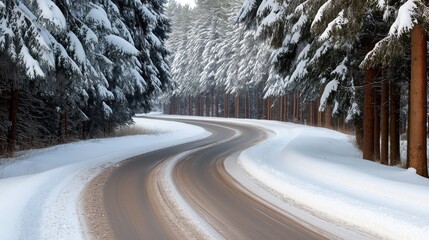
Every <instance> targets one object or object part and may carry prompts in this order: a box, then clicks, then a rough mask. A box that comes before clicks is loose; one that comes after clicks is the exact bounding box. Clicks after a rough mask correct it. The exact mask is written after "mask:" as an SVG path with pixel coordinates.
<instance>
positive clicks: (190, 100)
mask: <svg viewBox="0 0 429 240" xmlns="http://www.w3.org/2000/svg"><path fill="white" fill-rule="evenodd" d="M188 104H189V106H188V115H189V116H192V96H189V97H188Z"/></svg>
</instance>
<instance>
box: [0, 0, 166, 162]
mask: <svg viewBox="0 0 429 240" xmlns="http://www.w3.org/2000/svg"><path fill="white" fill-rule="evenodd" d="M165 3H166V1H165V0H149V1H140V0H129V1H128V0H127V1H116V0H107V1H106V0H94V1H92V0H91V1H69V0H53V1H51V0H18V1H16V0H2V1H0V78H1V82H0V95H1V97H0V101H1V106H2V107H1V108H0V109H1V110H0V116H1V119H2V120H1V122H0V150H1V152H2V153H6V154H11V153H13V152H14V151H15V149H17V148H18V147H19V148H18V149H21V148H28V147H38V146H46V145H50V144H55V143H61V142H64V141H68V140H70V139H86V138H91V137H97V136H100V135H104V134H109V133H110V132H111V131H112V130H113V129H115V127H118V126H121V125H124V124H127V123H130V122H131V121H132V119H131V117H132V116H133V115H134V113H136V112H147V111H149V110H150V106H151V101H152V97H153V96H155V95H157V94H160V93H161V92H162V91H164V90H165V89H168V88H169V87H170V69H169V63H168V60H167V55H168V50H167V48H166V47H165V45H164V43H165V41H166V39H167V36H168V33H169V32H170V27H171V23H170V20H169V19H168V18H167V17H166V15H165V14H164V11H165V7H164V5H165Z"/></svg>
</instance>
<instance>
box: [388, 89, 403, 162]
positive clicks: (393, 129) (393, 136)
mask: <svg viewBox="0 0 429 240" xmlns="http://www.w3.org/2000/svg"><path fill="white" fill-rule="evenodd" d="M400 100H401V96H400V87H399V86H398V85H397V84H396V83H393V82H392V83H391V85H390V106H389V107H390V111H389V115H390V129H389V130H390V134H389V135H390V137H389V140H390V162H389V165H392V166H394V165H397V164H398V163H399V160H400V158H401V155H400V149H399V108H400Z"/></svg>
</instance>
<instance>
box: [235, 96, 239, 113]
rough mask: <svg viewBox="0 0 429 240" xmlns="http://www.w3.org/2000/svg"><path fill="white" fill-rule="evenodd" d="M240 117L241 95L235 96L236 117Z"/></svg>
mask: <svg viewBox="0 0 429 240" xmlns="http://www.w3.org/2000/svg"><path fill="white" fill-rule="evenodd" d="M239 117H240V96H238V95H236V96H235V118H239Z"/></svg>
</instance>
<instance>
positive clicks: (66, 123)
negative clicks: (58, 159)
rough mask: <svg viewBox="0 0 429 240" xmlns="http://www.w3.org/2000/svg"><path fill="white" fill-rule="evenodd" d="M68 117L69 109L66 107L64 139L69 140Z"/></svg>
mask: <svg viewBox="0 0 429 240" xmlns="http://www.w3.org/2000/svg"><path fill="white" fill-rule="evenodd" d="M67 130H68V116H67V107H64V139H65V140H67V135H68V131H67Z"/></svg>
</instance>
